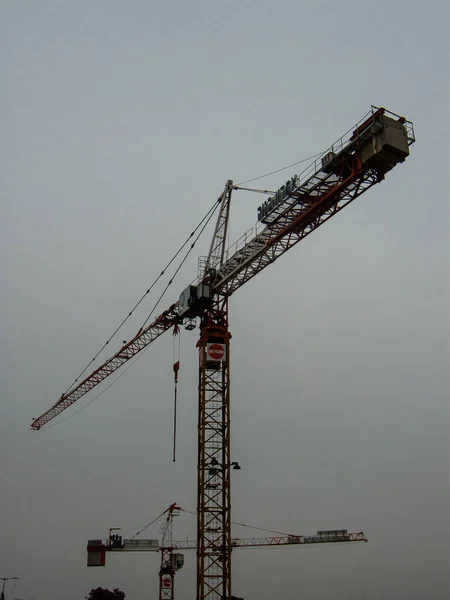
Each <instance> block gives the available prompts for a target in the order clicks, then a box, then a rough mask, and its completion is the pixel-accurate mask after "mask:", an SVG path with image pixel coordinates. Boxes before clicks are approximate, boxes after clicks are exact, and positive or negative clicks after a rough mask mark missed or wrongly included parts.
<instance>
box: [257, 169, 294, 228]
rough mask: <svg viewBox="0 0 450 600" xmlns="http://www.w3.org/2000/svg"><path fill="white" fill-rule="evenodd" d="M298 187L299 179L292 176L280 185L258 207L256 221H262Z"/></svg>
mask: <svg viewBox="0 0 450 600" xmlns="http://www.w3.org/2000/svg"><path fill="white" fill-rule="evenodd" d="M299 185H300V178H299V176H298V175H294V176H293V177H291V179H289V181H286V183H285V184H284V185H282V186H281V187H280V188H279V189H278V190H277V191H276V192H275V194H274V195H273V196H271V197H270V198H268V199H267V200H265V201H264V202H263V203H262V204H261V206H258V221H263V220H264V219H265V218H266V217H268V216H269V215H270V213H271V212H272V211H274V210H275V209H276V208H277V207H278V206H280V204H281V203H282V202H284V201H285V200H286V199H287V198H289V197H290V196H291V194H292V192H293V191H294V190H295V189H296V188H298V186H299Z"/></svg>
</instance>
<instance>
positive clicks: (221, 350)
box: [207, 344, 225, 360]
mask: <svg viewBox="0 0 450 600" xmlns="http://www.w3.org/2000/svg"><path fill="white" fill-rule="evenodd" d="M207 352H208V358H210V359H211V360H222V359H223V357H224V356H225V345H224V344H208V349H207Z"/></svg>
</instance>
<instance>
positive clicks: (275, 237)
mask: <svg viewBox="0 0 450 600" xmlns="http://www.w3.org/2000/svg"><path fill="white" fill-rule="evenodd" d="M414 141H415V136H414V128H413V124H412V123H411V122H410V121H407V120H406V119H405V118H404V117H400V116H399V115H396V114H395V113H392V112H390V111H387V110H386V109H385V108H376V107H372V109H371V111H370V112H369V113H368V114H367V115H365V117H363V119H361V120H360V121H359V122H358V123H357V124H356V125H355V126H354V127H353V128H352V129H350V130H349V131H348V132H347V133H346V134H344V135H343V136H342V137H341V138H339V140H337V141H336V142H335V143H334V144H333V145H332V146H331V147H330V148H329V149H328V150H327V151H325V152H324V153H323V154H322V155H320V156H319V157H318V158H316V159H315V160H314V161H313V162H312V163H311V164H310V165H309V166H308V167H307V168H306V169H305V170H304V171H303V172H302V173H300V174H299V175H294V176H293V177H291V179H290V180H289V181H287V182H286V183H285V184H284V185H282V186H281V187H280V188H279V189H278V190H277V191H276V192H275V193H273V195H272V196H271V197H269V198H268V199H267V200H266V201H265V202H264V203H263V204H262V205H261V206H260V207H259V209H258V223H257V225H256V226H255V227H254V228H253V229H252V230H250V231H248V232H247V234H245V235H244V236H243V237H242V238H241V239H240V240H238V241H237V242H236V244H234V245H233V246H232V247H230V248H229V249H228V250H227V248H226V239H227V231H228V220H229V211H230V199H231V193H232V191H233V190H238V189H244V188H240V186H239V185H234V184H233V182H232V181H231V180H229V181H227V183H226V185H225V189H224V191H223V192H222V194H221V196H220V197H219V200H220V211H219V216H218V219H217V224H216V228H215V231H214V235H213V239H212V242H211V246H210V251H209V255H208V257H207V259H206V262H204V263H203V264H201V269H200V271H199V276H198V279H197V280H196V282H195V283H194V284H191V285H190V286H188V288H186V290H184V292H183V293H182V294H181V295H180V298H179V300H178V302H175V303H174V304H172V305H171V306H170V307H169V308H168V309H167V310H166V311H164V312H163V313H162V314H161V315H160V316H158V317H157V318H156V319H155V320H154V321H153V323H151V324H150V325H148V326H147V327H145V328H142V329H140V330H139V331H138V332H137V334H136V335H135V336H134V338H133V339H132V340H131V341H130V342H128V343H126V344H124V345H123V346H122V347H121V348H120V350H119V351H118V352H117V353H116V354H114V356H112V357H111V358H110V359H108V360H107V361H106V362H104V363H103V364H102V365H101V366H100V367H99V368H98V369H96V370H95V371H94V372H93V373H92V374H91V375H89V376H88V377H86V378H85V379H84V380H83V381H82V382H80V383H78V382H76V384H75V385H74V386H73V387H72V388H71V389H70V390H69V391H68V392H66V393H65V394H62V395H61V397H60V398H59V400H58V401H57V402H56V403H55V404H54V405H53V406H52V407H51V408H50V409H49V410H47V411H46V412H45V413H43V414H42V415H41V416H40V417H38V418H37V419H34V420H33V422H32V424H31V427H32V428H33V429H36V430H38V429H40V428H41V427H42V426H43V425H45V424H46V423H48V422H49V421H50V420H51V419H53V418H54V417H56V416H57V415H58V414H60V413H61V412H62V411H63V410H65V409H66V408H68V407H69V406H71V405H72V404H73V403H74V402H75V401H77V400H78V399H80V398H81V397H82V396H84V395H85V394H86V393H88V392H89V391H90V390H91V389H92V388H94V387H95V386H97V385H98V384H99V383H101V382H102V381H104V380H105V379H106V378H107V377H109V376H110V375H111V374H112V373H114V372H115V371H116V370H117V369H119V368H120V367H121V366H122V365H123V364H125V363H126V362H127V361H129V360H130V359H131V358H133V357H134V356H136V355H137V354H138V353H139V352H141V351H142V350H143V349H144V348H146V347H148V345H149V344H151V343H153V342H154V341H155V340H156V339H157V338H158V337H159V336H160V335H161V334H163V333H164V332H165V331H167V330H168V329H171V328H173V329H174V330H175V332H176V331H177V330H178V327H179V326H180V325H181V324H184V325H185V327H186V329H193V328H194V327H195V323H196V321H198V320H199V321H200V338H199V340H198V343H197V347H198V350H199V380H198V463H197V478H198V492H197V494H198V496H197V509H198V513H197V595H196V599H197V600H222V599H229V598H231V596H232V594H231V550H232V543H231V514H230V469H231V468H232V467H233V465H234V463H232V462H231V456H230V339H231V334H230V332H229V323H228V300H229V297H230V296H231V295H232V294H233V293H234V292H235V291H236V290H237V289H239V288H240V287H242V286H243V285H244V284H245V283H246V282H247V281H249V280H250V279H252V278H253V277H254V276H256V275H257V274H258V273H260V272H261V271H262V270H263V269H265V268H266V267H267V266H268V265H270V264H271V263H273V262H274V261H275V260H277V259H278V258H279V257H280V256H282V255H283V254H284V253H286V252H287V251H288V250H290V249H291V248H292V247H293V246H294V245H296V244H297V243H298V242H300V241H301V240H303V239H304V238H305V237H306V236H308V235H309V234H310V233H312V232H313V231H315V230H316V229H317V228H318V227H320V226H321V225H322V224H323V223H325V222H326V221H328V220H329V219H330V218H331V217H333V216H334V215H336V214H337V213H338V212H340V211H341V210H342V209H343V208H344V207H345V206H347V205H348V204H350V203H351V202H353V200H355V199H356V198H358V197H359V196H361V195H362V194H363V193H364V192H366V191H367V190H369V189H370V188H371V187H373V186H374V185H376V184H377V183H380V182H381V181H383V180H384V178H385V176H386V174H387V173H388V172H389V171H390V170H391V169H393V168H394V167H395V166H396V165H397V164H399V163H402V162H404V160H405V159H406V158H407V156H408V155H409V147H410V146H411V144H413V142H414Z"/></svg>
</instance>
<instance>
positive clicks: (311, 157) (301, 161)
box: [236, 152, 323, 185]
mask: <svg viewBox="0 0 450 600" xmlns="http://www.w3.org/2000/svg"><path fill="white" fill-rule="evenodd" d="M321 154H323V152H319V154H314V155H313V156H308V158H304V159H302V160H299V161H297V162H295V163H292V164H291V165H287V166H286V167H282V168H281V169H276V170H275V171H270V173H265V174H264V175H259V176H258V177H253V179H247V180H246V181H241V183H237V184H236V185H244V183H250V182H251V181H256V180H257V179H262V178H263V177H269V175H275V173H280V172H281V171H285V170H286V169H290V168H291V167H295V165H301V164H302V163H304V162H306V161H308V160H313V159H314V158H317V157H319V156H320V155H321Z"/></svg>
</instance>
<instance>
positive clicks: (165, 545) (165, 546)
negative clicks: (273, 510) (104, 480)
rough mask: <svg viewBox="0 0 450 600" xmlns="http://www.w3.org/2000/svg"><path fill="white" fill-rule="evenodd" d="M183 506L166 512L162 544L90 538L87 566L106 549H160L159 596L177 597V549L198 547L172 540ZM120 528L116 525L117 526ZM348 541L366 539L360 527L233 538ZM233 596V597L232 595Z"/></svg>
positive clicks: (248, 544) (237, 544) (248, 541)
mask: <svg viewBox="0 0 450 600" xmlns="http://www.w3.org/2000/svg"><path fill="white" fill-rule="evenodd" d="M180 510H181V508H180V507H179V506H177V505H176V504H171V506H169V508H168V509H167V510H166V511H165V512H164V513H163V515H167V516H166V517H165V521H164V524H163V527H162V539H161V545H160V544H159V543H158V540H157V539H135V538H131V539H124V538H123V537H122V536H121V535H119V534H112V533H111V532H112V531H113V529H110V530H109V531H110V533H109V537H108V539H107V540H89V541H88V544H87V566H88V567H104V566H105V565H106V553H107V552H158V551H159V552H160V555H161V566H160V569H159V596H158V598H159V600H174V598H175V573H176V572H177V571H179V570H180V569H181V568H182V567H183V564H184V556H183V554H181V553H179V552H176V551H177V550H195V549H197V541H196V540H185V541H180V542H174V541H173V540H172V525H173V519H174V517H176V516H178V515H179V512H180ZM114 529H117V528H114ZM346 542H367V538H366V536H365V535H364V533H363V532H362V531H361V532H359V533H349V532H348V531H347V530H346V529H333V530H326V531H317V533H316V534H314V535H308V536H305V535H278V536H276V537H260V538H256V537H253V538H244V539H242V538H232V539H231V547H232V548H233V549H234V548H254V547H258V546H298V545H302V546H303V545H307V546H309V545H312V544H332V543H346ZM231 598H234V596H232V597H231Z"/></svg>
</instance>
